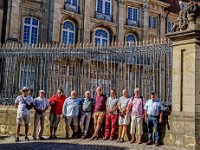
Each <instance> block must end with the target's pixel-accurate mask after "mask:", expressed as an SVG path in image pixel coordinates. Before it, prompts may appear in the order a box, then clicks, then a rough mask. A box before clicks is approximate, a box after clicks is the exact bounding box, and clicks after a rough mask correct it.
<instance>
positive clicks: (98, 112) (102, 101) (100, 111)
mask: <svg viewBox="0 0 200 150" xmlns="http://www.w3.org/2000/svg"><path fill="white" fill-rule="evenodd" d="M96 92H97V95H96V97H95V98H94V102H95V107H94V113H93V119H94V134H93V135H92V137H91V138H90V140H94V139H97V138H98V134H99V130H100V129H101V125H102V122H103V119H104V116H105V112H106V99H107V98H106V96H105V95H103V93H102V89H101V87H98V88H97V89H96Z"/></svg>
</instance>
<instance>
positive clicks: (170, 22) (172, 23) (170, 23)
mask: <svg viewBox="0 0 200 150" xmlns="http://www.w3.org/2000/svg"><path fill="white" fill-rule="evenodd" d="M173 26H174V22H172V21H168V22H167V32H172V29H173Z"/></svg>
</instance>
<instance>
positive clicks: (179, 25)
mask: <svg viewBox="0 0 200 150" xmlns="http://www.w3.org/2000/svg"><path fill="white" fill-rule="evenodd" d="M197 16H200V6H199V5H198V4H196V3H194V2H189V3H188V5H187V6H186V7H185V8H184V9H183V10H181V11H180V12H179V17H178V19H177V22H176V23H174V26H173V32H176V31H180V30H186V29H187V28H188V25H189V23H190V22H195V21H196V18H197Z"/></svg>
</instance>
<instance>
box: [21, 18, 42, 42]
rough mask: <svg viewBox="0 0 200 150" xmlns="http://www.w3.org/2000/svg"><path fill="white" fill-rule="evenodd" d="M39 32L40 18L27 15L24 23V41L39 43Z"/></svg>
mask: <svg viewBox="0 0 200 150" xmlns="http://www.w3.org/2000/svg"><path fill="white" fill-rule="evenodd" d="M38 33H39V20H38V19H36V18H30V17H26V18H24V24H23V38H22V39H23V41H22V42H23V43H27V44H37V43H38Z"/></svg>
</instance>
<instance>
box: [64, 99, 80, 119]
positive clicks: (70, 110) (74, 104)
mask: <svg viewBox="0 0 200 150" xmlns="http://www.w3.org/2000/svg"><path fill="white" fill-rule="evenodd" d="M80 101H81V100H80V99H79V98H75V99H72V98H71V97H69V98H67V99H66V100H65V102H64V105H63V109H62V114H63V116H78V115H79V105H80Z"/></svg>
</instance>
